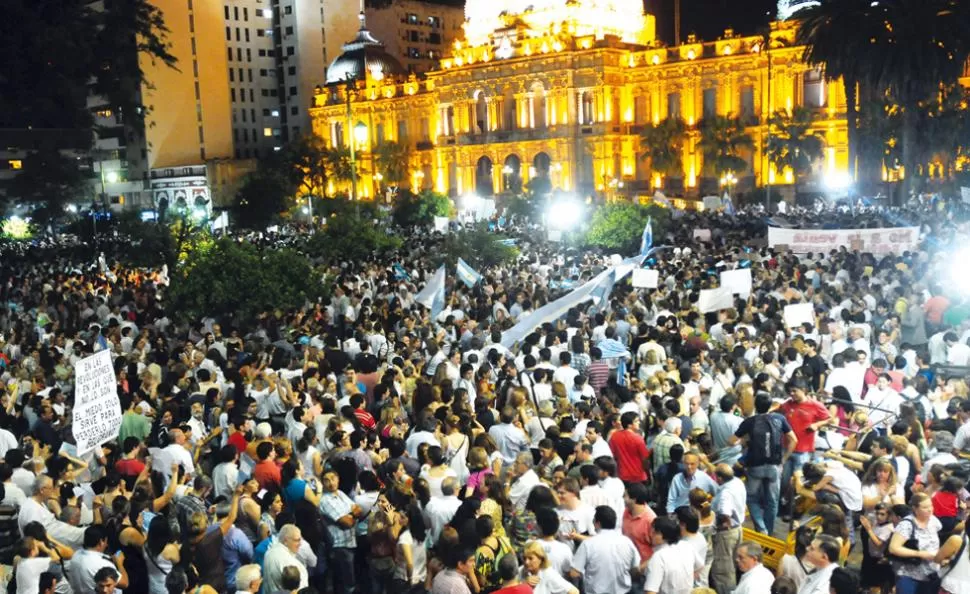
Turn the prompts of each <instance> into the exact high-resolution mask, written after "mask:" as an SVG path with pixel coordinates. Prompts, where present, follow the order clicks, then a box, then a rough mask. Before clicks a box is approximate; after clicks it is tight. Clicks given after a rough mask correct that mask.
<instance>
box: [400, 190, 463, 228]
mask: <svg viewBox="0 0 970 594" xmlns="http://www.w3.org/2000/svg"><path fill="white" fill-rule="evenodd" d="M452 208H453V205H452V203H451V200H450V199H449V198H448V197H447V196H445V195H444V194H441V193H439V192H434V191H432V190H422V191H421V192H420V193H419V194H414V193H412V192H411V191H409V190H404V189H402V190H400V191H398V194H397V199H396V200H395V202H394V210H393V211H392V212H391V217H392V218H393V220H394V224H395V225H400V226H401V227H412V226H422V225H430V224H432V223H433V222H434V218H435V217H447V216H450V215H451V211H452Z"/></svg>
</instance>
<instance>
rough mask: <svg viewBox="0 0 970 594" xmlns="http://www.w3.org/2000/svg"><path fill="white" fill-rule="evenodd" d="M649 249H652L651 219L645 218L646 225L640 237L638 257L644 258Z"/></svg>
mask: <svg viewBox="0 0 970 594" xmlns="http://www.w3.org/2000/svg"><path fill="white" fill-rule="evenodd" d="M651 247H653V217H647V224H646V225H644V227H643V235H642V236H641V237H640V255H641V256H645V255H646V254H647V252H648V251H650V248H651Z"/></svg>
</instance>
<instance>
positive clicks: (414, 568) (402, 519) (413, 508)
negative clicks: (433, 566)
mask: <svg viewBox="0 0 970 594" xmlns="http://www.w3.org/2000/svg"><path fill="white" fill-rule="evenodd" d="M397 519H398V529H399V530H400V532H399V533H398V537H397V546H396V547H395V549H394V582H395V586H396V587H395V588H394V591H398V592H407V591H408V590H410V589H411V588H413V587H414V586H417V585H419V584H423V583H424V582H425V580H426V579H427V577H428V547H427V536H428V534H427V530H426V528H425V523H424V516H423V515H422V514H421V509H420V508H419V507H418V506H417V505H410V506H408V509H407V511H406V513H400V514H397Z"/></svg>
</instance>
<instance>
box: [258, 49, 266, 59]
mask: <svg viewBox="0 0 970 594" xmlns="http://www.w3.org/2000/svg"><path fill="white" fill-rule="evenodd" d="M259 57H260V58H265V57H266V50H264V49H261V50H259Z"/></svg>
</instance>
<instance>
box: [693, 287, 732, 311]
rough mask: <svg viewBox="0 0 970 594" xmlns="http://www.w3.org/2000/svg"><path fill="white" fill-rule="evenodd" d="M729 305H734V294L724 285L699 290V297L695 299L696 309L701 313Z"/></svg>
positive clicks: (726, 307) (728, 306)
mask: <svg viewBox="0 0 970 594" xmlns="http://www.w3.org/2000/svg"><path fill="white" fill-rule="evenodd" d="M730 307H734V295H732V294H731V292H730V291H729V290H727V289H725V288H724V287H718V288H716V289H705V290H703V291H701V294H700V298H699V299H698V300H697V309H698V310H699V311H700V312H701V313H708V312H712V311H720V310H722V309H728V308H730Z"/></svg>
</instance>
